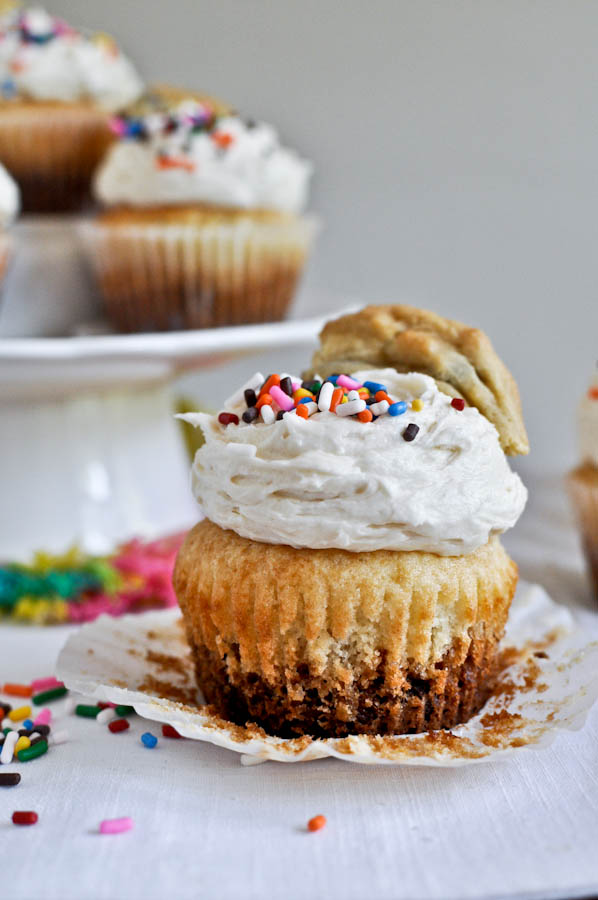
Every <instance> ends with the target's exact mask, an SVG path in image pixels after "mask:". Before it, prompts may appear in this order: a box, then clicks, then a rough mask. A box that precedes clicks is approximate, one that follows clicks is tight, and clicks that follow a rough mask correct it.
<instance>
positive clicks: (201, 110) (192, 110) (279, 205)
mask: <svg viewBox="0 0 598 900" xmlns="http://www.w3.org/2000/svg"><path fill="white" fill-rule="evenodd" d="M171 93H172V94H173V96H171V94H169V93H168V90H167V89H156V90H155V91H154V92H151V93H149V94H147V95H145V96H144V97H143V98H142V100H141V101H140V102H139V103H137V104H135V105H134V106H133V107H132V108H131V109H128V110H126V111H125V113H123V114H121V115H119V116H116V117H115V118H114V119H113V120H112V130H113V131H114V133H115V134H117V135H118V137H119V138H120V139H121V140H120V141H118V142H117V143H116V144H115V145H114V146H113V147H112V148H111V150H110V151H109V153H108V155H107V157H106V159H105V160H104V162H103V164H102V165H101V166H100V169H99V170H98V173H97V175H96V179H95V192H96V195H97V197H98V199H99V200H100V201H101V202H102V203H105V204H107V205H118V204H125V205H132V206H144V205H145V206H147V205H152V204H159V205H162V204H181V203H182V204H186V203H206V204H211V205H218V206H226V207H237V208H241V209H250V208H252V209H258V208H262V209H275V210H281V211H286V212H292V213H297V212H300V211H301V210H302V209H303V208H304V206H305V205H306V202H307V191H308V183H309V179H310V177H311V165H310V163H308V162H306V161H305V160H303V159H301V158H300V157H299V156H298V155H297V154H296V153H294V152H293V151H292V150H289V149H287V148H286V147H283V146H282V145H281V143H280V141H279V138H278V134H277V133H276V131H275V129H274V128H272V126H270V125H268V124H266V123H264V122H259V123H257V122H254V121H252V120H247V119H244V118H242V117H241V116H239V115H237V114H235V113H233V112H232V111H231V110H230V108H228V107H226V106H225V105H224V104H222V103H220V102H219V101H216V100H213V99H211V98H208V97H204V96H202V95H185V94H184V93H183V92H180V91H175V89H172V91H171Z"/></svg>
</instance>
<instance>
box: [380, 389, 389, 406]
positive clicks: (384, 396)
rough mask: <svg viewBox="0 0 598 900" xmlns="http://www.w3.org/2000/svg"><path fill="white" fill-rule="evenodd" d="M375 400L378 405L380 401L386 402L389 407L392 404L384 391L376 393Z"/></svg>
mask: <svg viewBox="0 0 598 900" xmlns="http://www.w3.org/2000/svg"><path fill="white" fill-rule="evenodd" d="M376 400H377V402H378V403H379V402H380V400H386V402H387V403H388V404H389V405H390V404H392V400H391V399H390V397H389V396H388V394H387V393H386V391H376Z"/></svg>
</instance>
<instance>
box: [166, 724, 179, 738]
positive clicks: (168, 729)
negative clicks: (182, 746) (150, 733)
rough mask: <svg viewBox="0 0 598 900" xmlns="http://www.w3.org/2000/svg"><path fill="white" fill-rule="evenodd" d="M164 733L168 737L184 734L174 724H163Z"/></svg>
mask: <svg viewBox="0 0 598 900" xmlns="http://www.w3.org/2000/svg"><path fill="white" fill-rule="evenodd" d="M162 735H163V736H164V737H166V738H182V736H183V735H182V734H179V733H178V731H177V730H176V728H173V727H172V725H162Z"/></svg>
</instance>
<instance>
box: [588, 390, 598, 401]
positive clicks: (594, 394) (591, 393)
mask: <svg viewBox="0 0 598 900" xmlns="http://www.w3.org/2000/svg"><path fill="white" fill-rule="evenodd" d="M588 397H589V398H590V400H598V387H591V388H589V389H588Z"/></svg>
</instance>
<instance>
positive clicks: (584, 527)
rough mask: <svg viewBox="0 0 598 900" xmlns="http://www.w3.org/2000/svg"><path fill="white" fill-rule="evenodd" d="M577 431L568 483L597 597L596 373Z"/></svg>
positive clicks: (597, 432) (597, 390)
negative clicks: (577, 453)
mask: <svg viewBox="0 0 598 900" xmlns="http://www.w3.org/2000/svg"><path fill="white" fill-rule="evenodd" d="M578 431H579V450H580V457H581V462H580V464H579V465H578V466H577V468H576V469H574V470H573V471H572V472H571V473H570V474H569V478H568V486H569V493H570V495H571V499H572V502H573V507H574V510H575V513H576V516H577V521H578V524H579V528H580V531H581V538H582V544H583V549H584V553H585V557H586V561H587V565H588V570H589V573H590V577H591V580H592V589H593V591H594V596H595V598H596V600H598V374H596V375H594V378H593V380H592V383H591V385H590V387H589V388H588V390H587V393H586V394H585V395H584V397H583V398H582V401H581V403H580V405H579V413H578Z"/></svg>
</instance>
